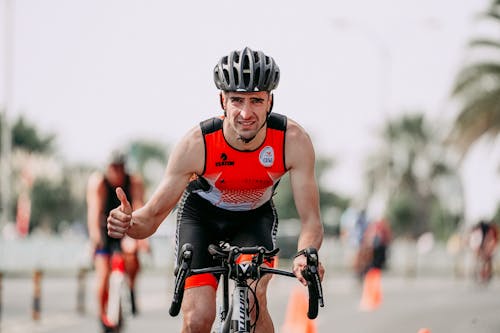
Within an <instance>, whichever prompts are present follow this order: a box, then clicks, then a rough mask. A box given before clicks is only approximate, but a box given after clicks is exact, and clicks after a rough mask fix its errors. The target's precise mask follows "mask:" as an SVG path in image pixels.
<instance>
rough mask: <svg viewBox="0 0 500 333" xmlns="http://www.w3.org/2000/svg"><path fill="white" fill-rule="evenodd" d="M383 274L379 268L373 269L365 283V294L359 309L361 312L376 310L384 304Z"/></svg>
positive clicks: (362, 296)
mask: <svg viewBox="0 0 500 333" xmlns="http://www.w3.org/2000/svg"><path fill="white" fill-rule="evenodd" d="M381 277H382V272H381V270H380V269H379V268H371V269H370V270H369V271H368V272H367V273H366V275H365V279H364V281H363V293H362V295H361V302H360V304H359V309H360V310H361V311H373V310H376V309H377V308H378V307H379V306H380V304H381V303H382V281H381Z"/></svg>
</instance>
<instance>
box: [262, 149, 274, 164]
mask: <svg viewBox="0 0 500 333" xmlns="http://www.w3.org/2000/svg"><path fill="white" fill-rule="evenodd" d="M259 161H260V164H262V165H263V166H265V167H270V166H272V165H273V164H274V149H273V147H271V146H265V147H264V148H263V149H262V150H261V151H260V153H259Z"/></svg>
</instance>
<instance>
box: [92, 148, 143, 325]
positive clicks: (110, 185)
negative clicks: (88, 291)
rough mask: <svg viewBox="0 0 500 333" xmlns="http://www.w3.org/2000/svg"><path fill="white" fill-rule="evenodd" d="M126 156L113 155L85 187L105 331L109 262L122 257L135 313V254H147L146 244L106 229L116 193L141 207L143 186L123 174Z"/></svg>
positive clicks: (138, 263) (132, 176) (101, 318)
mask: <svg viewBox="0 0 500 333" xmlns="http://www.w3.org/2000/svg"><path fill="white" fill-rule="evenodd" d="M125 162H126V161H125V155H124V154H123V153H122V152H120V151H114V152H112V154H111V156H110V158H109V161H108V164H107V166H106V170H105V172H104V173H102V172H98V171H96V172H94V173H93V174H91V176H90V177H89V181H88V185H87V226H88V232H89V237H90V240H91V244H92V248H93V251H94V269H95V271H96V279H97V288H96V289H97V301H98V305H99V308H98V311H99V318H100V320H101V323H102V325H103V326H104V328H105V329H106V328H108V326H110V325H109V323H108V322H107V320H106V316H105V313H106V312H105V309H106V304H107V299H108V280H109V275H110V273H111V265H110V258H111V254H112V253H113V252H115V251H120V252H122V253H123V257H124V259H125V271H126V273H127V277H128V278H127V280H128V281H129V285H130V293H131V295H130V296H131V301H132V302H131V303H132V312H133V313H134V314H135V313H137V306H136V301H135V282H136V277H137V273H138V272H139V269H140V262H139V258H138V251H139V250H144V251H149V250H150V249H149V243H148V241H147V240H141V241H137V240H135V239H132V238H130V237H124V238H123V239H116V238H112V237H109V236H108V234H107V228H106V217H107V215H108V214H109V212H110V211H111V209H113V208H114V207H116V206H117V205H119V204H120V201H119V200H118V199H117V198H116V195H115V189H116V188H117V187H120V188H122V190H123V191H125V193H126V194H127V195H128V196H129V197H130V198H131V204H132V206H133V207H134V208H139V207H142V206H143V204H144V184H143V181H142V178H141V177H139V176H137V175H130V174H128V173H127V172H126V166H125Z"/></svg>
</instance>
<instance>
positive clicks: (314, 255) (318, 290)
mask: <svg viewBox="0 0 500 333" xmlns="http://www.w3.org/2000/svg"><path fill="white" fill-rule="evenodd" d="M303 254H304V255H305V256H306V258H307V266H306V268H305V269H304V270H303V271H302V276H303V277H304V279H306V281H307V289H308V291H309V309H308V311H307V317H308V318H309V319H314V318H316V317H317V316H318V304H319V306H321V307H324V306H325V304H324V300H323V288H322V286H321V278H320V276H319V258H318V251H317V250H316V249H315V248H312V247H309V248H306V249H304V250H303Z"/></svg>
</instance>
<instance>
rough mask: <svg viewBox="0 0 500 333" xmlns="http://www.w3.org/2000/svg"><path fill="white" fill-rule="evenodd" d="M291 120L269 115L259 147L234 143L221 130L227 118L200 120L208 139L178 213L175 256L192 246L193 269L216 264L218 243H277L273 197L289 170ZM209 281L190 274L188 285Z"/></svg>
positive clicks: (269, 245)
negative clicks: (210, 247) (287, 134)
mask: <svg viewBox="0 0 500 333" xmlns="http://www.w3.org/2000/svg"><path fill="white" fill-rule="evenodd" d="M286 122H287V118H286V117H285V116H283V115H280V114H276V113H271V114H270V116H269V117H268V120H267V126H266V138H265V140H264V142H263V143H262V144H261V145H260V146H259V147H258V148H257V149H255V150H252V151H240V150H237V149H235V148H233V147H231V146H230V145H229V144H228V143H227V141H226V140H225V138H224V134H223V131H222V123H223V118H211V119H208V120H205V121H203V122H201V123H200V126H201V130H202V133H203V137H204V143H205V167H204V171H203V173H202V174H201V175H196V176H195V177H193V179H192V180H191V182H190V183H189V185H188V187H187V188H186V190H185V191H184V194H183V196H182V199H181V201H180V203H179V207H178V213H177V233H176V254H177V255H178V251H179V249H180V248H181V247H182V245H183V244H185V243H191V244H192V245H193V249H194V251H193V254H194V256H193V260H192V268H202V267H209V266H213V265H214V262H213V261H212V258H211V257H210V255H209V254H208V252H207V248H208V245H209V244H218V243H219V241H224V242H229V243H231V245H238V246H257V245H263V246H265V247H266V248H268V249H273V248H274V247H275V240H276V233H277V227H278V216H277V213H276V209H275V207H274V204H273V202H272V196H273V194H274V191H275V189H276V186H277V185H278V183H279V180H280V178H281V177H282V176H283V174H284V173H285V172H286V168H285V156H284V145H285V131H286ZM201 285H211V286H213V287H214V288H216V287H217V279H216V278H215V277H214V276H213V275H211V274H201V275H195V276H192V277H189V278H188V279H187V281H186V288H190V287H195V286H201Z"/></svg>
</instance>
